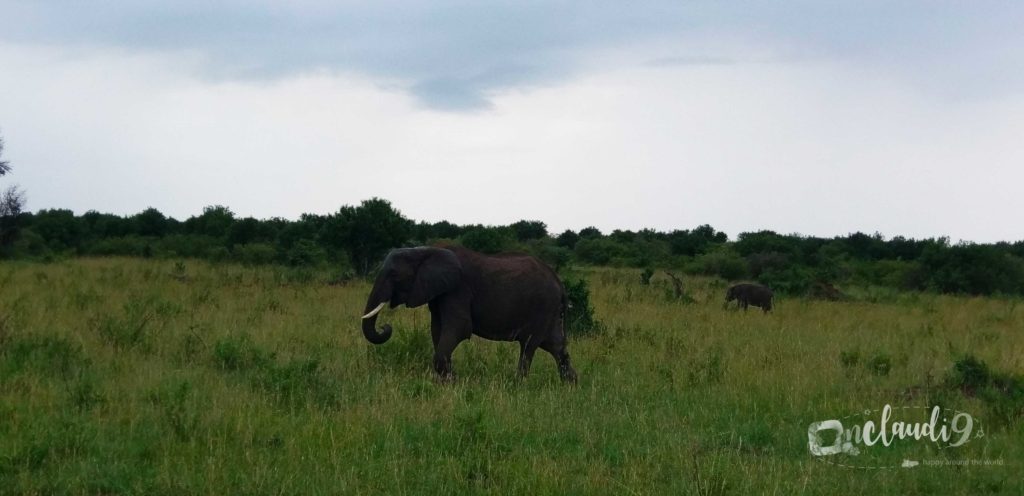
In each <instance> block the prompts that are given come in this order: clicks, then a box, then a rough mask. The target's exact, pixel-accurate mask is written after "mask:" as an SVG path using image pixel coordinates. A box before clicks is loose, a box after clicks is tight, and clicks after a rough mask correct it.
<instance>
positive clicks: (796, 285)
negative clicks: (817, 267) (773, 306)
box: [757, 265, 816, 295]
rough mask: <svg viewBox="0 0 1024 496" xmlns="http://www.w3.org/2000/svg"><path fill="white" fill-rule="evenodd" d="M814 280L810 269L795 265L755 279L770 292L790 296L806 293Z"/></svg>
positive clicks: (763, 274)
mask: <svg viewBox="0 0 1024 496" xmlns="http://www.w3.org/2000/svg"><path fill="white" fill-rule="evenodd" d="M815 280H816V278H815V277H814V273H813V272H812V271H811V270H810V269H808V268H806V267H801V266H797V265H794V266H792V267H789V268H786V269H782V270H774V269H773V270H767V271H765V272H764V273H762V274H761V277H758V278H757V281H758V282H760V283H761V284H764V285H765V286H768V287H769V288H772V291H775V292H778V293H783V294H791V295H795V294H804V293H807V291H808V290H809V289H810V288H811V286H812V285H813V284H814V282H815Z"/></svg>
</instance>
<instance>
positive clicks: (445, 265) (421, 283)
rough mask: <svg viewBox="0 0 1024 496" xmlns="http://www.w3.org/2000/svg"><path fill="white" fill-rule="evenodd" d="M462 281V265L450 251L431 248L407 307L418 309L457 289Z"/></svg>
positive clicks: (415, 282) (406, 304) (414, 282)
mask: <svg viewBox="0 0 1024 496" xmlns="http://www.w3.org/2000/svg"><path fill="white" fill-rule="evenodd" d="M461 280H462V263H460V262H459V259H458V258H457V257H456V256H455V253H452V252H451V251H450V250H445V249H443V248H430V254H429V255H427V257H426V258H424V259H423V262H421V263H420V267H419V269H418V270H417V271H416V279H415V280H414V281H413V283H412V291H410V292H409V298H408V300H407V301H406V302H405V306H407V307H409V308H416V307H418V306H420V305H423V304H424V303H426V302H428V301H430V300H433V299H434V298H437V297H438V296H441V295H442V294H444V293H447V292H448V291H451V290H453V289H455V288H456V287H457V286H458V285H459V282H460V281H461Z"/></svg>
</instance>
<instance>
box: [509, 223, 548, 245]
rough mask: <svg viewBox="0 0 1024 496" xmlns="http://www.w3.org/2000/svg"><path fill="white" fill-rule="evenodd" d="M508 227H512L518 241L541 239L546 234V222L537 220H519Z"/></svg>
mask: <svg viewBox="0 0 1024 496" xmlns="http://www.w3.org/2000/svg"><path fill="white" fill-rule="evenodd" d="M509 227H511V228H512V232H514V233H515V235H516V239H518V240H519V241H527V240H531V239H541V238H543V237H546V236H547V235H548V226H547V224H545V223H543V222H541V221H539V220H521V221H519V222H515V223H513V224H512V225H511V226H509Z"/></svg>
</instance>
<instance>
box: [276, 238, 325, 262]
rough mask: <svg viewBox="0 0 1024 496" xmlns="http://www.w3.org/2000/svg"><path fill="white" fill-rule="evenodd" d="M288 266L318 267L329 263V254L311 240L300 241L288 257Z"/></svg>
mask: <svg viewBox="0 0 1024 496" xmlns="http://www.w3.org/2000/svg"><path fill="white" fill-rule="evenodd" d="M286 261H287V262H288V265H291V266H293V267H316V266H318V265H322V264H323V263H324V262H326V261H327V252H326V251H324V249H323V248H321V247H320V246H319V245H317V244H316V243H315V242H313V241H312V240H309V239H300V240H298V241H297V242H296V243H295V245H294V246H292V248H291V249H290V250H288V254H287V256H286Z"/></svg>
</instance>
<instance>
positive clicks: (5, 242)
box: [0, 186, 25, 249]
mask: <svg viewBox="0 0 1024 496" xmlns="http://www.w3.org/2000/svg"><path fill="white" fill-rule="evenodd" d="M24 205H25V192H24V191H22V190H21V189H19V188H18V187H17V186H11V187H9V188H7V189H6V190H4V192H3V194H0V248H4V249H6V248H9V247H10V246H11V245H13V244H14V240H15V239H16V238H17V237H18V217H19V216H20V215H21V209H22V207H23V206H24Z"/></svg>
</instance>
